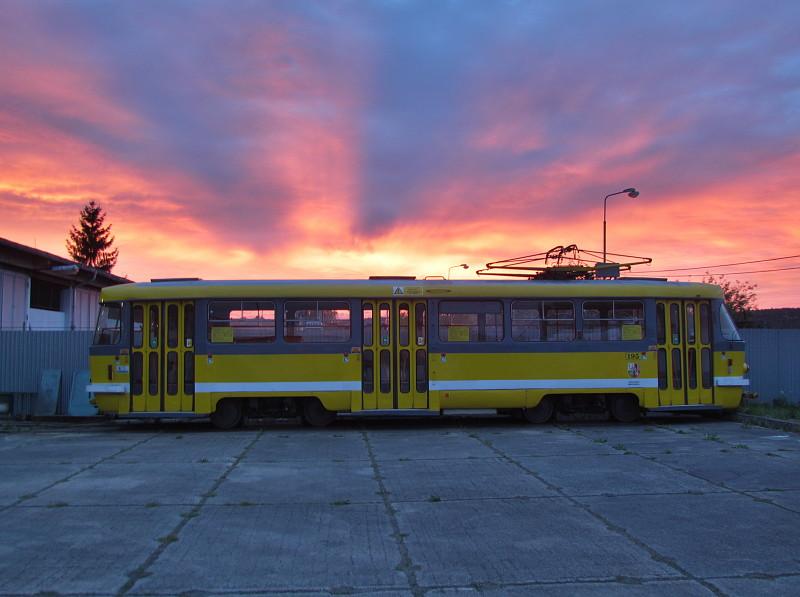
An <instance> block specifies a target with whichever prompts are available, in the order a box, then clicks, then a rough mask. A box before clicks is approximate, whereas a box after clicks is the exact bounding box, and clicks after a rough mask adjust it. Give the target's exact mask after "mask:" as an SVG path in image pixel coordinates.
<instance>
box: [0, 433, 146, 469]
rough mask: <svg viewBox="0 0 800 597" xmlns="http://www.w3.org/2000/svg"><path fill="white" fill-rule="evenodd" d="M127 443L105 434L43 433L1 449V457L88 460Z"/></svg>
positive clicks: (10, 459) (11, 460) (35, 460)
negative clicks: (99, 435)
mask: <svg viewBox="0 0 800 597" xmlns="http://www.w3.org/2000/svg"><path fill="white" fill-rule="evenodd" d="M140 439H141V438H140ZM130 445H132V443H131V442H130V441H129V440H126V439H118V438H114V437H108V436H106V437H80V436H77V437H68V438H64V437H52V436H44V437H37V438H35V439H33V438H32V439H31V440H29V441H27V442H25V443H22V444H19V445H17V446H16V447H15V448H14V449H13V450H5V451H4V452H3V458H2V460H3V462H4V463H7V464H32V463H40V464H46V463H49V464H62V463H70V464H92V463H95V462H97V461H99V460H102V459H103V458H108V457H110V456H112V455H114V454H115V453H117V452H119V451H120V450H122V449H124V448H126V447H128V446H130Z"/></svg>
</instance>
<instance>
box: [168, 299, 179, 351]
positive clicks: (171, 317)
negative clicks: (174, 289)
mask: <svg viewBox="0 0 800 597" xmlns="http://www.w3.org/2000/svg"><path fill="white" fill-rule="evenodd" d="M177 346H178V305H169V306H168V307H167V348H176V347H177Z"/></svg>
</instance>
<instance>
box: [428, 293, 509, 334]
mask: <svg viewBox="0 0 800 597" xmlns="http://www.w3.org/2000/svg"><path fill="white" fill-rule="evenodd" d="M503 311H504V309H503V302H502V301H498V300H478V301H440V302H439V308H438V322H437V324H438V330H439V332H438V333H439V340H440V341H441V342H448V343H454V344H456V343H457V344H495V343H498V342H502V341H503V339H504V338H505V324H504V320H503ZM489 315H492V316H494V317H493V318H492V319H493V322H492V323H491V324H489V323H488V322H487V319H488V316H489ZM454 316H456V317H454ZM469 316H475V321H474V322H473V321H472V320H471V319H470V318H469ZM448 318H449V319H448ZM456 320H458V321H456ZM453 328H462V329H461V330H459V331H458V332H457V333H451V330H452V329H453ZM463 328H466V332H467V336H466V337H465V338H463V333H464V330H463ZM487 328H493V329H494V334H493V335H492V336H489V335H487ZM456 336H459V337H458V338H456ZM462 338H463V339H462Z"/></svg>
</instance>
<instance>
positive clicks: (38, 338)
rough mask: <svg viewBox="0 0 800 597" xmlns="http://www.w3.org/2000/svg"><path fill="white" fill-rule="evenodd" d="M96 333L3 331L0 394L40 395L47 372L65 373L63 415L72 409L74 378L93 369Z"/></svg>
mask: <svg viewBox="0 0 800 597" xmlns="http://www.w3.org/2000/svg"><path fill="white" fill-rule="evenodd" d="M91 342H92V332H86V331H48V332H36V331H5V330H4V331H0V393H4V394H6V393H7V394H36V393H37V392H38V391H39V381H40V380H41V377H42V371H43V370H44V369H59V370H60V371H61V391H60V392H59V399H58V408H57V410H56V412H57V413H59V414H65V413H66V412H67V407H68V405H69V399H70V391H71V384H72V375H73V373H75V371H78V370H81V369H88V368H89V345H90V344H91Z"/></svg>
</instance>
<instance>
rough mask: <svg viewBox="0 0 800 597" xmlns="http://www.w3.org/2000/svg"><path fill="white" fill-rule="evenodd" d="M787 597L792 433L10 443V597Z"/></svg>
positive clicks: (7, 434)
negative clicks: (344, 596)
mask: <svg viewBox="0 0 800 597" xmlns="http://www.w3.org/2000/svg"><path fill="white" fill-rule="evenodd" d="M534 591H535V592H537V593H541V594H544V595H554V596H555V595H565V596H566V595H588V594H592V595H595V594H609V595H623V596H631V597H633V596H639V595H652V594H664V595H714V594H716V595H748V596H751V595H762V594H763V595H797V594H800V436H798V435H796V434H792V433H786V432H780V431H775V430H771V429H762V428H756V427H748V426H747V425H742V424H740V423H736V422H723V421H710V420H706V419H691V418H687V419H660V420H657V421H650V422H646V423H640V424H636V425H630V426H625V425H619V424H611V423H588V422H587V423H580V422H574V423H568V424H567V423H562V424H559V425H548V426H538V427H537V426H527V425H523V424H519V423H514V422H511V421H509V420H507V419H502V418H490V417H485V418H477V417H476V418H441V419H431V418H422V419H408V418H404V419H401V420H356V419H349V420H342V421H339V422H337V423H336V424H335V425H333V426H332V427H330V428H328V429H325V430H314V429H306V428H303V427H300V426H299V425H295V424H291V423H285V422H278V423H265V424H263V425H251V426H248V427H246V428H244V429H241V430H238V431H234V432H216V431H212V430H211V429H210V428H209V427H207V426H205V425H202V424H196V423H188V424H165V425H152V424H143V423H114V422H109V423H103V424H96V425H66V424H64V425H13V424H6V425H5V426H4V427H3V428H2V429H0V595H35V594H42V593H44V594H51V595H56V594H64V595H72V594H80V595H84V594H92V595H177V594H184V595H262V594H263V595H275V594H287V595H288V594H291V595H330V594H337V595H341V594H379V595H383V596H387V597H388V596H392V595H431V596H434V595H436V596H446V595H465V596H466V595H472V594H475V595H478V594H486V595H498V596H499V595H526V594H529V593H532V592H534Z"/></svg>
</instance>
